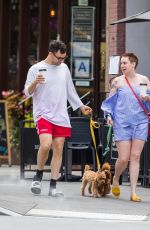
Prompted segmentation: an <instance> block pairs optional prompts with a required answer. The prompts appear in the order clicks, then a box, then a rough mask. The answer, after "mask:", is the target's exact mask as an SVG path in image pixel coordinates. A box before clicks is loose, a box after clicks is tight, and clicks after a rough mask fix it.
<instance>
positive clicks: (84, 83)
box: [75, 81, 90, 86]
mask: <svg viewBox="0 0 150 230" xmlns="http://www.w3.org/2000/svg"><path fill="white" fill-rule="evenodd" d="M75 85H76V86H90V82H89V81H75Z"/></svg>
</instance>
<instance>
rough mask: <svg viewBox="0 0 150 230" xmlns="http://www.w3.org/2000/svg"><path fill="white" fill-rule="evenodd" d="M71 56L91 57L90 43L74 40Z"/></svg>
mask: <svg viewBox="0 0 150 230" xmlns="http://www.w3.org/2000/svg"><path fill="white" fill-rule="evenodd" d="M73 57H92V43H91V42H74V43H73Z"/></svg>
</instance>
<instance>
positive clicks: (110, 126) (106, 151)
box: [103, 125, 112, 157]
mask: <svg viewBox="0 0 150 230" xmlns="http://www.w3.org/2000/svg"><path fill="white" fill-rule="evenodd" d="M111 130H112V125H109V127H108V133H107V145H106V148H105V151H104V153H103V156H104V157H105V156H106V154H107V153H108V152H109V151H110V147H109V144H110V139H111Z"/></svg>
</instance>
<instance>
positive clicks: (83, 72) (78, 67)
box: [75, 59, 90, 77]
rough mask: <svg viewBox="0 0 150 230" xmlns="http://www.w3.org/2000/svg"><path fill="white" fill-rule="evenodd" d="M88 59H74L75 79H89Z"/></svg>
mask: <svg viewBox="0 0 150 230" xmlns="http://www.w3.org/2000/svg"><path fill="white" fill-rule="evenodd" d="M89 73H90V59H75V77H89Z"/></svg>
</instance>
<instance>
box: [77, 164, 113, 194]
mask: <svg viewBox="0 0 150 230" xmlns="http://www.w3.org/2000/svg"><path fill="white" fill-rule="evenodd" d="M87 184H89V187H88V191H89V193H90V194H92V195H93V196H94V197H95V198H96V197H99V196H105V195H106V194H108V193H110V190H111V187H110V184H111V172H110V165H109V163H104V164H103V166H102V171H97V172H94V171H92V170H90V167H89V165H86V166H85V170H84V174H83V177H82V185H81V195H82V196H84V193H85V188H86V186H87Z"/></svg>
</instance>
